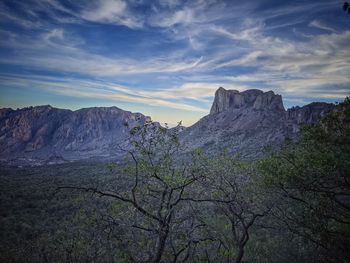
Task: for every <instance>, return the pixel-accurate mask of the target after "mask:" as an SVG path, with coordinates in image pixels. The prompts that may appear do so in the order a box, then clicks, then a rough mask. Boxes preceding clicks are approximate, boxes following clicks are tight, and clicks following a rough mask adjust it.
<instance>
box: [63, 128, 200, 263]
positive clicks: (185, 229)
mask: <svg viewBox="0 0 350 263" xmlns="http://www.w3.org/2000/svg"><path fill="white" fill-rule="evenodd" d="M179 129H180V124H179V126H178V127H176V128H173V129H166V128H163V127H161V126H159V125H158V124H157V123H153V122H151V123H147V124H146V125H144V126H137V127H133V128H131V131H130V134H131V136H130V140H129V141H128V142H126V145H127V147H126V148H124V149H122V148H121V150H122V151H124V152H125V153H126V154H127V156H128V157H129V158H128V160H126V162H125V164H123V165H120V166H116V165H111V167H110V168H111V171H112V172H113V173H114V174H115V176H116V183H115V184H113V185H110V186H109V187H106V186H105V187H104V189H100V188H98V187H76V186H70V187H62V188H71V189H78V190H82V191H87V192H92V193H94V194H97V195H99V196H103V197H109V198H111V199H112V200H114V202H115V208H116V209H115V210H116V211H115V215H114V216H113V215H110V216H109V222H110V223H111V225H113V226H114V228H115V229H114V230H115V233H117V234H116V235H119V236H120V237H119V242H120V245H119V246H120V248H121V251H120V252H119V255H118V257H119V258H124V259H125V260H126V261H136V262H139V261H147V262H161V260H162V258H164V257H165V258H166V259H167V261H173V262H178V261H181V260H185V259H186V258H188V257H189V253H190V249H191V245H192V244H196V243H198V242H201V241H202V240H200V239H197V238H196V237H195V235H196V229H197V228H199V227H200V224H198V223H197V222H195V220H193V217H192V216H191V215H190V212H191V211H190V206H188V204H187V203H188V202H185V201H184V199H183V195H184V194H185V193H186V194H187V195H188V194H189V193H190V192H189V191H187V189H189V188H190V187H191V186H192V185H193V184H194V183H195V182H196V181H197V180H198V179H199V177H200V176H199V175H198V174H197V173H195V171H194V170H193V169H192V168H191V166H190V162H188V160H187V161H181V160H180V159H178V158H177V157H178V156H181V153H182V147H181V145H180V143H179V140H178V131H179ZM130 145H131V147H130Z"/></svg>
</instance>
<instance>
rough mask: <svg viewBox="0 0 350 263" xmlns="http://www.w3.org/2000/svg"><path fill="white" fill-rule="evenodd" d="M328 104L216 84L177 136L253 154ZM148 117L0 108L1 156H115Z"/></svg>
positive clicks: (291, 133)
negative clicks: (203, 111) (289, 101)
mask: <svg viewBox="0 0 350 263" xmlns="http://www.w3.org/2000/svg"><path fill="white" fill-rule="evenodd" d="M333 108H334V105H333V104H327V103H311V104H309V105H306V106H304V107H294V108H292V109H289V110H285V109H284V106H283V103H282V97H281V96H280V95H276V94H274V93H273V92H272V91H268V92H263V91H261V90H246V91H243V92H239V91H236V90H225V89H223V88H219V89H218V90H217V91H216V93H215V99H214V102H213V105H212V107H211V110H210V114H209V115H207V116H205V117H203V118H202V119H201V120H199V121H198V122H197V123H196V124H194V125H193V126H191V127H188V128H186V129H183V130H182V129H181V130H182V131H181V133H180V139H181V140H182V141H183V142H184V143H185V144H187V146H188V148H189V149H195V148H204V149H205V150H207V151H209V152H215V151H218V150H223V149H227V150H228V151H229V152H231V153H241V154H242V155H243V156H244V157H248V158H256V157H259V156H260V155H261V154H262V153H263V148H264V147H265V146H267V145H279V144H280V143H281V142H282V141H283V140H284V139H285V138H287V137H288V138H295V137H296V136H297V134H298V132H299V131H300V128H301V127H302V126H303V125H305V124H311V123H314V122H316V121H317V120H319V119H320V118H321V117H322V116H323V115H325V114H326V113H327V112H329V111H331V110H332V109H333ZM149 121H151V119H150V117H147V116H144V115H142V114H141V113H131V112H128V111H124V110H121V109H119V108H117V107H109V108H104V107H99V108H86V109H80V110H77V111H71V110H64V109H57V108H53V107H51V106H37V107H29V108H23V109H17V110H13V109H8V108H5V109H0V160H3V161H6V162H8V161H11V160H16V161H27V162H28V161H29V162H35V161H38V160H41V163H44V164H48V163H58V162H64V161H67V160H80V159H88V158H118V157H120V155H121V152H120V151H118V150H117V147H118V145H120V144H122V143H123V142H125V141H126V139H127V138H128V136H129V131H130V129H131V128H132V127H134V126H136V125H143V124H145V123H146V122H149Z"/></svg>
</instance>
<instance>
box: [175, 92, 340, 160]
mask: <svg viewBox="0 0 350 263" xmlns="http://www.w3.org/2000/svg"><path fill="white" fill-rule="evenodd" d="M333 108H334V105H333V104H328V103H311V104H309V105H306V106H304V107H294V108H292V109H289V110H287V111H286V110H285V109H284V106H283V102H282V97H281V95H277V94H275V93H274V92H272V91H268V92H263V91H261V90H246V91H243V92H239V91H237V90H225V89H224V88H221V87H220V88H219V89H218V90H217V91H216V92H215V98H214V102H213V105H212V107H211V110H210V114H209V115H207V116H205V117H203V118H202V119H201V120H199V121H198V122H197V123H196V124H194V125H193V126H191V127H189V128H187V129H186V130H185V131H184V132H183V133H182V134H181V139H182V140H183V142H184V143H186V144H188V145H190V146H191V147H190V148H191V149H193V148H198V147H200V148H204V149H206V150H207V151H209V152H213V151H217V150H224V149H226V150H228V151H229V152H231V153H240V154H242V155H243V156H244V157H247V158H256V157H259V156H261V155H262V154H263V152H264V148H265V147H266V146H268V145H272V146H278V145H280V144H281V142H283V141H284V140H285V139H286V138H295V137H296V136H297V135H298V132H299V131H300V128H301V127H302V126H303V125H305V124H312V123H315V122H316V121H318V120H319V119H320V118H321V117H322V116H323V115H325V114H327V113H328V112H329V111H331V110H332V109H333Z"/></svg>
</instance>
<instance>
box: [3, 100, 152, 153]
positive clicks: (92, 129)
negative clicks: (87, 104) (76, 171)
mask: <svg viewBox="0 0 350 263" xmlns="http://www.w3.org/2000/svg"><path fill="white" fill-rule="evenodd" d="M148 121H150V117H146V116H144V115H142V114H141V113H131V112H128V111H124V110H121V109H119V108H117V107H110V108H103V107H101V108H86V109H81V110H77V111H71V110H64V109H57V108H53V107H51V106H49V105H47V106H37V107H29V108H23V109H18V110H11V109H1V110H0V158H1V159H5V160H11V159H50V158H51V159H52V157H53V156H54V157H55V158H54V159H60V158H61V159H63V158H64V159H67V160H76V159H84V158H90V157H107V158H108V157H111V156H115V155H118V151H116V147H117V145H119V144H120V143H122V142H123V141H125V139H126V138H127V137H128V136H129V130H130V128H132V127H134V126H135V125H143V124H144V123H146V122H148ZM58 157H60V158H58Z"/></svg>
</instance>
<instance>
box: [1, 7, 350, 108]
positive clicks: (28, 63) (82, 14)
mask: <svg viewBox="0 0 350 263" xmlns="http://www.w3.org/2000/svg"><path fill="white" fill-rule="evenodd" d="M9 2H10V1H8V0H4V1H2V2H1V3H0V22H1V23H2V28H1V29H0V38H1V41H0V49H2V51H3V52H2V56H1V58H0V64H1V65H2V68H3V69H5V70H3V71H2V72H3V74H2V80H4V81H5V80H6V81H5V82H2V84H1V85H2V86H3V85H5V84H6V85H10V84H11V85H12V86H14V87H15V86H16V85H17V86H20V85H24V84H23V83H27V84H28V83H30V85H32V86H37V87H38V88H40V89H41V90H45V91H47V92H52V93H54V94H58V93H59V94H64V95H65V96H75V97H84V98H101V99H110V100H113V101H116V102H118V101H123V102H128V103H138V104H147V105H156V106H159V107H163V108H170V109H182V110H185V111H187V112H188V111H194V112H198V113H202V114H205V112H207V111H208V110H209V109H208V108H209V104H210V101H211V97H212V96H213V94H214V91H215V90H216V89H217V88H218V87H219V86H224V87H225V88H232V89H238V90H245V89H249V88H260V89H264V90H268V89H273V90H275V91H276V92H278V93H280V94H282V95H284V96H286V99H287V100H288V99H289V101H290V102H292V101H293V100H294V101H295V102H297V103H303V102H305V101H309V98H314V99H315V100H318V99H333V98H336V99H341V98H342V97H345V96H346V95H347V89H346V88H345V87H346V85H350V80H349V77H348V74H349V72H350V47H349V45H348V43H350V31H349V29H347V28H345V27H344V26H343V25H342V23H341V21H343V20H342V19H343V18H341V17H339V18H338V19H339V20H340V22H337V21H330V20H329V19H327V16H326V15H325V14H327V12H337V11H334V10H337V9H336V8H337V6H338V3H336V1H334V2H331V3H330V2H329V1H326V0H324V1H323V0H321V1H319V2H317V3H316V2H315V3H314V2H312V3H311V2H310V3H302V2H299V3H294V2H291V1H286V3H283V4H280V5H278V7H276V6H275V5H274V4H271V3H272V2H271V3H270V4H266V1H254V2H252V1H249V2H241V3H237V2H235V3H234V4H232V2H231V1H214V0H210V1H203V0H194V1H186V2H185V3H184V1H178V0H159V1H152V3H149V2H148V1H134V0H133V1H126V0H104V1H103V0H98V1H93V2H81V1H64V2H63V1H59V0H28V1H14V4H13V3H12V4H9ZM13 6H15V7H16V8H13ZM339 8H340V7H339ZM340 9H341V8H340ZM339 13H340V14H343V13H342V10H339ZM315 17H317V19H315ZM344 19H345V18H344ZM346 19H348V17H347V18H346ZM12 69H14V70H13V72H12V71H11V70H12ZM8 72H11V73H12V77H11V78H10V77H9V76H7V77H6V78H5V75H4V74H5V73H6V74H8ZM20 72H22V73H21V74H20ZM23 72H25V73H23ZM0 73H1V71H0ZM14 73H16V74H18V76H16V77H14ZM30 74H33V75H32V76H31V77H29V75H30ZM40 74H41V76H39V75H40ZM34 75H38V76H34ZM47 75H50V76H55V75H60V77H53V78H48V76H47ZM60 78H62V79H60ZM101 79H104V81H101ZM16 81H17V82H16ZM16 83H17V84H16ZM116 83H117V84H116ZM0 88H1V86H0ZM303 98H304V99H303Z"/></svg>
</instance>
